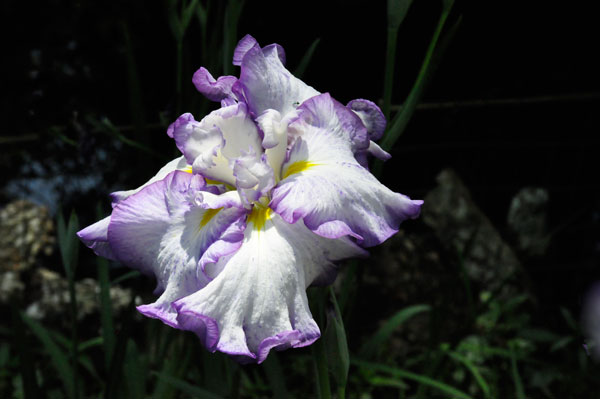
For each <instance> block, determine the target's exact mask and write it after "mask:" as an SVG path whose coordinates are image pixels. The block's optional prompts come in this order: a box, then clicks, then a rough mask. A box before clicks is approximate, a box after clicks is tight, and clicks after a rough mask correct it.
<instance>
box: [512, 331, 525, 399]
mask: <svg viewBox="0 0 600 399" xmlns="http://www.w3.org/2000/svg"><path fill="white" fill-rule="evenodd" d="M509 347H510V354H511V356H510V370H511V376H512V379H513V383H514V384H515V395H516V398H517V399H526V397H525V391H524V390H523V381H522V380H521V375H520V374H519V368H518V367H517V356H516V354H515V349H514V345H513V343H512V342H510V343H509Z"/></svg>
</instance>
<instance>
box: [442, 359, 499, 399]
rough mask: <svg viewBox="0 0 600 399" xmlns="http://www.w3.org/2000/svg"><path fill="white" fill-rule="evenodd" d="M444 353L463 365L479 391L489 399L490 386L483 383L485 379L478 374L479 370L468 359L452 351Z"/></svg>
mask: <svg viewBox="0 0 600 399" xmlns="http://www.w3.org/2000/svg"><path fill="white" fill-rule="evenodd" d="M445 352H446V354H447V355H448V356H450V358H451V359H453V360H455V361H457V362H458V363H461V364H463V365H464V366H465V367H466V368H467V370H469V371H470V372H471V374H472V375H473V378H475V381H476V382H477V385H479V387H480V388H481V391H482V392H483V394H484V395H485V397H486V398H491V390H490V386H489V385H488V384H487V382H486V381H485V379H484V378H483V376H482V375H481V373H480V372H479V369H478V368H477V366H476V365H475V364H474V363H473V362H472V361H470V360H469V359H468V358H466V357H464V356H463V355H461V354H459V353H457V352H453V351H445Z"/></svg>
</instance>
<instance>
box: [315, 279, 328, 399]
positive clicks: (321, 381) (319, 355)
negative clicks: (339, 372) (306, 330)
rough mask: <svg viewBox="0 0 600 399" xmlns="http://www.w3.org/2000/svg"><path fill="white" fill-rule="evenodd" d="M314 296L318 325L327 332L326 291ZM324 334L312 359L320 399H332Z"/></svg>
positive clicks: (317, 291)
mask: <svg viewBox="0 0 600 399" xmlns="http://www.w3.org/2000/svg"><path fill="white" fill-rule="evenodd" d="M315 294H316V295H314V297H313V298H314V299H315V302H316V307H317V309H316V310H317V311H316V312H315V313H316V316H317V324H318V325H319V328H320V329H321V331H325V329H324V327H325V300H326V299H327V295H326V291H325V290H323V289H317V290H316V292H315ZM324 335H325V334H324V333H323V332H322V333H321V338H319V339H318V340H317V341H316V342H315V343H314V344H313V345H312V346H311V351H312V357H313V362H314V365H315V372H316V377H317V387H318V392H317V393H318V397H319V399H331V384H330V383H329V369H328V367H327V352H326V348H325V338H324Z"/></svg>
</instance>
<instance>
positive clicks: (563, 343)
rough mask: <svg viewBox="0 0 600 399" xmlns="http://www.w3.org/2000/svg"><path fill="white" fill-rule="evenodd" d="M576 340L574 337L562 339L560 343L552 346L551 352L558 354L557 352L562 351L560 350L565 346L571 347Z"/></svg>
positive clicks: (557, 342)
mask: <svg viewBox="0 0 600 399" xmlns="http://www.w3.org/2000/svg"><path fill="white" fill-rule="evenodd" d="M574 340H575V337H573V336H566V337H562V338H560V339H559V340H558V341H556V342H555V343H553V344H552V346H551V347H550V352H556V351H557V350H560V349H562V348H564V347H565V346H567V345H569V344H570V343H571V342H573V341H574Z"/></svg>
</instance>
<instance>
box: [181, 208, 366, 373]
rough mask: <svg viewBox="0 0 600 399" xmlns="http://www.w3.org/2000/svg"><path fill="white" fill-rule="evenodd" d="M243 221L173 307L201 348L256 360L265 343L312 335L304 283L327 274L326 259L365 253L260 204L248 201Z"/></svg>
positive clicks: (329, 263) (330, 269)
mask: <svg viewBox="0 0 600 399" xmlns="http://www.w3.org/2000/svg"><path fill="white" fill-rule="evenodd" d="M247 226H248V227H247V228H246V231H245V237H244V242H243V244H242V246H241V248H240V249H239V250H238V251H237V252H236V253H234V254H233V255H231V256H228V257H225V258H222V260H221V261H219V262H223V263H224V265H222V266H221V269H222V271H221V272H220V274H218V276H217V277H216V278H215V279H214V280H213V281H211V282H210V283H209V284H208V285H207V286H206V287H205V288H203V289H202V290H200V291H198V292H196V293H194V294H191V295H190V296H188V297H185V298H182V299H180V300H178V301H177V302H175V303H174V307H175V308H176V309H177V311H178V317H177V320H178V323H179V327H180V328H184V329H187V330H191V331H194V332H196V334H198V336H199V337H200V338H201V339H202V341H203V342H204V344H205V345H206V347H207V348H208V349H209V350H211V351H215V350H219V351H221V352H224V353H228V354H232V355H236V356H243V357H245V361H249V362H252V361H255V362H258V363H260V362H262V361H263V360H264V359H265V358H266V357H267V355H268V353H269V351H270V350H271V349H277V350H281V349H285V348H290V347H301V346H306V345H309V344H311V343H312V342H314V340H316V339H317V338H318V337H319V336H320V331H319V328H318V326H317V324H316V323H315V321H314V320H313V318H312V315H311V313H310V309H309V307H308V301H307V298H306V287H308V286H309V285H310V284H311V283H313V282H315V281H318V280H319V279H321V280H323V281H331V280H332V276H335V273H336V267H335V265H334V263H333V262H334V261H336V260H340V259H344V258H347V257H353V256H359V255H364V253H365V252H364V250H362V249H361V248H359V247H358V246H357V245H356V244H354V243H353V242H352V241H350V240H349V239H348V238H346V237H345V238H342V239H338V240H331V239H326V238H323V237H320V236H318V235H315V234H313V233H312V232H311V231H309V230H308V229H307V228H306V227H305V226H304V225H303V223H302V221H299V222H298V223H296V224H288V223H286V222H285V221H284V220H282V219H281V218H280V217H279V216H278V215H277V214H274V213H271V212H270V210H268V209H257V208H255V210H254V211H253V214H252V215H251V216H250V217H249V220H248V225H247ZM209 331H210V332H211V333H208V332H209Z"/></svg>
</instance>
